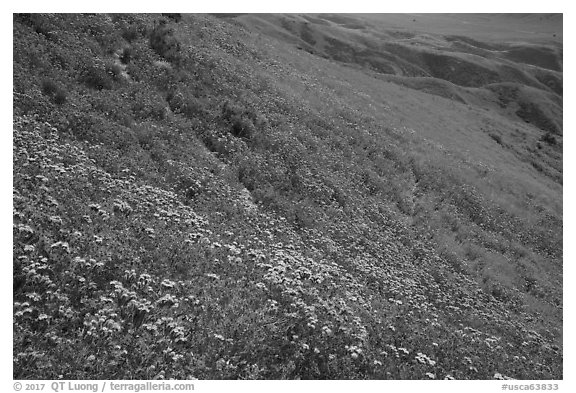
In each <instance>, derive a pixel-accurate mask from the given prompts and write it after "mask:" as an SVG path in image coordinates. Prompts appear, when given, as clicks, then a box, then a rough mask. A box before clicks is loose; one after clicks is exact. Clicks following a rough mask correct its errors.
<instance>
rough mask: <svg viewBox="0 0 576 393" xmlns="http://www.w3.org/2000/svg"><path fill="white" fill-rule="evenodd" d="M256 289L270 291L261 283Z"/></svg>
mask: <svg viewBox="0 0 576 393" xmlns="http://www.w3.org/2000/svg"><path fill="white" fill-rule="evenodd" d="M256 288H258V289H260V290H262V291H266V290H268V288H266V285H264V284H263V283H261V282H259V283H257V284H256Z"/></svg>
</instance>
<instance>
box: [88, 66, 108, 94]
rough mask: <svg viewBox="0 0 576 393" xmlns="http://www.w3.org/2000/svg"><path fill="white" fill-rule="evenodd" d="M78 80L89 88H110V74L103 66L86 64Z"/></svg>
mask: <svg viewBox="0 0 576 393" xmlns="http://www.w3.org/2000/svg"><path fill="white" fill-rule="evenodd" d="M80 81H81V82H82V83H84V84H85V85H86V86H88V87H89V88H91V89H96V90H104V89H111V88H112V85H113V83H112V76H111V75H110V74H109V73H108V72H107V71H106V69H105V68H103V67H102V68H100V67H97V66H88V67H86V68H84V70H82V72H81V74H80Z"/></svg>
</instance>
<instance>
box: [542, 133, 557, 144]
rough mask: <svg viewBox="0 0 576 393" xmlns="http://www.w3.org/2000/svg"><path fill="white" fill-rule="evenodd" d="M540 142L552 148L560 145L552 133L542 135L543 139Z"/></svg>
mask: <svg viewBox="0 0 576 393" xmlns="http://www.w3.org/2000/svg"><path fill="white" fill-rule="evenodd" d="M540 140H541V141H542V142H545V143H547V144H548V145H550V146H554V145H556V144H557V143H558V141H556V137H555V136H554V135H552V134H551V133H549V132H547V133H546V134H544V135H542V137H541V138H540Z"/></svg>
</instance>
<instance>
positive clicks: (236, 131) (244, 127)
mask: <svg viewBox="0 0 576 393" xmlns="http://www.w3.org/2000/svg"><path fill="white" fill-rule="evenodd" d="M254 131H255V129H254V124H252V122H251V121H250V120H249V119H247V118H245V117H241V116H237V117H235V118H234V119H233V121H232V128H231V130H230V133H231V134H232V135H234V136H235V137H238V138H244V139H250V138H251V137H252V136H253V135H254Z"/></svg>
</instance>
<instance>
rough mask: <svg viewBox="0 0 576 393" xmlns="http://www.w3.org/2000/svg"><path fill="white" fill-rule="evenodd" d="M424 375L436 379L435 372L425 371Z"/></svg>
mask: <svg viewBox="0 0 576 393" xmlns="http://www.w3.org/2000/svg"><path fill="white" fill-rule="evenodd" d="M426 376H427V377H428V378H430V379H436V374H433V373H426Z"/></svg>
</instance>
